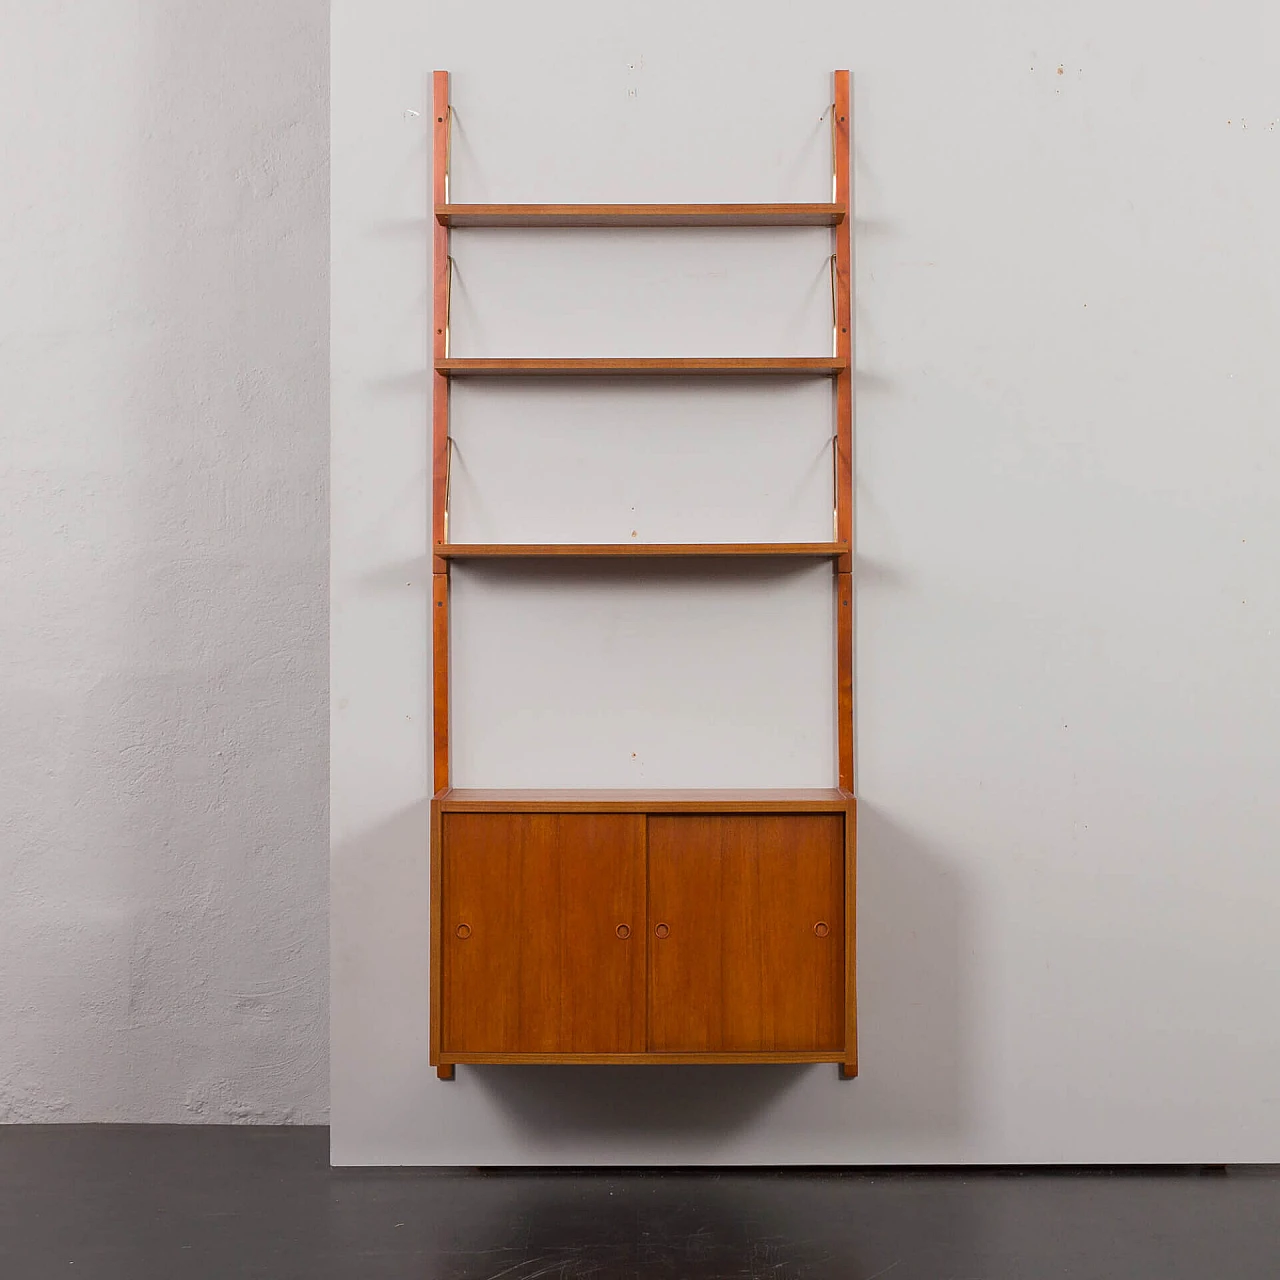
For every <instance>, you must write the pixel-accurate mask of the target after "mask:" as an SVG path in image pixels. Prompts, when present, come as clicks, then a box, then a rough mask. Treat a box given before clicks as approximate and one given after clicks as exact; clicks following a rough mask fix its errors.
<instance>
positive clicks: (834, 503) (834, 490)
mask: <svg viewBox="0 0 1280 1280" xmlns="http://www.w3.org/2000/svg"><path fill="white" fill-rule="evenodd" d="M831 541H832V542H839V541H840V437H839V436H832V437H831Z"/></svg>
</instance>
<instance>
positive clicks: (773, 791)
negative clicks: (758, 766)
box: [435, 787, 855, 813]
mask: <svg viewBox="0 0 1280 1280" xmlns="http://www.w3.org/2000/svg"><path fill="white" fill-rule="evenodd" d="M435 798H436V800H437V801H438V802H439V805H440V808H441V810H442V811H443V812H445V813H539V812H544V813H844V812H845V811H847V810H848V809H849V808H850V807H851V806H852V805H854V804H855V801H854V798H853V795H852V794H851V793H850V792H848V791H842V790H841V789H840V788H839V787H780V788H760V787H746V788H718V789H714V788H713V789H697V790H693V789H682V788H663V789H648V790H639V789H631V788H626V789H617V790H610V789H607V788H573V789H565V790H558V789H554V788H551V789H548V788H543V787H535V788H518V787H517V788H497V789H493V788H486V789H476V788H470V787H449V788H448V789H446V790H444V791H441V792H439V793H438V794H437V795H436V797H435Z"/></svg>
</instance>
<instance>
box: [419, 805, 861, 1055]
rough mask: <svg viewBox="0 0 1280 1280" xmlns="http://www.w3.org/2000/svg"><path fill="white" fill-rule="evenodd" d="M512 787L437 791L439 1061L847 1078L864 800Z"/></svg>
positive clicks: (435, 1017)
mask: <svg viewBox="0 0 1280 1280" xmlns="http://www.w3.org/2000/svg"><path fill="white" fill-rule="evenodd" d="M515 794H516V793H484V792H471V793H468V792H462V791H450V792H446V793H444V795H443V796H442V797H439V798H437V800H436V801H435V811H434V814H433V819H434V821H433V825H434V827H435V831H436V837H437V838H436V840H435V842H434V846H433V877H434V880H435V883H434V886H433V895H432V896H433V903H434V918H433V927H434V935H433V947H432V970H433V971H432V993H433V1010H432V1047H433V1055H432V1060H433V1062H435V1063H436V1064H437V1065H439V1066H440V1067H441V1068H442V1069H444V1070H446V1073H447V1070H448V1069H451V1068H452V1065H453V1064H454V1063H458V1062H591V1061H595V1062H717V1061H718V1062H726V1061H727V1062H750V1061H775V1062H776V1061H800V1062H805V1061H809V1062H839V1063H841V1064H842V1066H843V1068H844V1070H845V1071H846V1073H852V1071H853V1070H854V1064H855V1063H856V1043H855V1029H854V1028H855V1024H854V1018H853V990H854V987H853V930H852V922H853V918H854V915H853V909H852V903H853V894H854V840H853V813H854V809H853V801H852V798H851V797H848V796H846V795H844V794H842V793H840V792H838V791H833V792H830V793H823V794H825V796H826V798H825V799H823V800H820V801H813V800H808V801H805V800H794V799H793V800H791V801H790V802H789V803H791V804H793V805H803V804H806V803H807V804H808V805H809V806H810V808H809V810H807V811H806V810H798V811H797V810H793V811H784V812H769V811H753V812H745V813H743V812H733V811H732V810H730V809H722V810H721V811H718V812H711V813H708V812H705V811H702V810H701V809H699V808H697V807H693V808H685V809H683V810H682V809H681V802H680V801H678V800H672V799H671V798H670V796H671V793H666V798H665V799H664V800H663V801H661V802H660V804H659V802H656V801H654V800H652V799H646V797H644V796H643V795H636V796H634V797H631V798H627V797H626V793H620V795H621V796H622V797H623V798H617V797H614V798H613V799H603V800H602V799H599V798H596V799H595V800H579V801H576V802H575V803H578V804H582V805H591V804H595V805H598V806H599V805H604V806H612V810H610V809H609V808H606V809H604V810H592V809H590V808H588V809H585V810H579V811H564V810H563V809H561V810H556V811H552V810H550V809H549V808H548V807H547V806H549V805H552V804H561V805H564V804H566V803H569V802H566V801H564V800H561V799H547V798H545V793H541V794H542V795H543V796H544V798H541V799H528V800H524V801H522V800H519V799H512V798H511V797H512V796H513V795H515ZM534 794H539V793H534ZM719 794H721V795H723V794H724V793H719ZM753 794H755V793H753ZM490 795H501V796H502V799H498V800H494V799H487V798H485V797H487V796H490ZM477 797H479V798H477ZM687 803H688V804H690V805H695V806H696V802H694V801H689V802H687ZM716 803H719V804H721V805H726V806H727V805H731V804H732V803H733V801H732V800H724V799H721V800H719V801H718V802H716ZM743 803H744V804H745V803H746V802H745V801H744V802H743ZM756 803H766V804H767V803H768V802H767V801H766V802H760V801H758V800H757V801H756ZM775 803H781V802H775ZM819 804H821V805H822V806H824V807H822V808H816V809H815V807H814V806H816V805H819ZM521 805H523V806H524V808H523V809H521V808H520V807H519V806H521ZM451 806H460V807H459V808H457V809H455V808H452V807H451ZM645 806H647V807H645ZM655 809H656V810H657V811H652V810H655Z"/></svg>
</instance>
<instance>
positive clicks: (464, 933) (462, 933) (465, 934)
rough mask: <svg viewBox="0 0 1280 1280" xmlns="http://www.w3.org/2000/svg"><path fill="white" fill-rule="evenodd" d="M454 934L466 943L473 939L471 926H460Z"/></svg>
mask: <svg viewBox="0 0 1280 1280" xmlns="http://www.w3.org/2000/svg"><path fill="white" fill-rule="evenodd" d="M454 933H456V934H457V935H458V937H460V938H461V939H462V940H463V942H465V941H466V940H467V939H468V938H469V937H471V926H470V925H469V924H460V925H459V926H458V927H457V928H456V929H455V930H454Z"/></svg>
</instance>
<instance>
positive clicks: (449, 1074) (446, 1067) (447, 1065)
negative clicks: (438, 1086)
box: [436, 1062, 453, 1080]
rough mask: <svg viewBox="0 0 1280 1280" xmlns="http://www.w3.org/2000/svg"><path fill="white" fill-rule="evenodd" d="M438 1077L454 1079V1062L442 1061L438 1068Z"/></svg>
mask: <svg viewBox="0 0 1280 1280" xmlns="http://www.w3.org/2000/svg"><path fill="white" fill-rule="evenodd" d="M436 1079H437V1080H452V1079H453V1063H452V1062H442V1063H441V1064H440V1065H439V1066H438V1067H437V1068H436Z"/></svg>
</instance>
